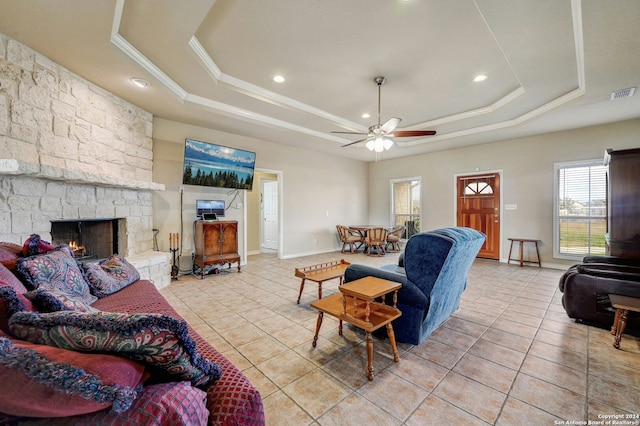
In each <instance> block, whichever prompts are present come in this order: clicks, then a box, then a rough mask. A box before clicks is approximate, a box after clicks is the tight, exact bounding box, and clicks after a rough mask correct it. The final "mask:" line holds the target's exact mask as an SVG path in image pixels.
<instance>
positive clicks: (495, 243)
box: [457, 173, 500, 259]
mask: <svg viewBox="0 0 640 426" xmlns="http://www.w3.org/2000/svg"><path fill="white" fill-rule="evenodd" d="M457 188H458V190H457V192H458V194H457V197H458V211H457V223H458V226H466V227H469V228H473V229H476V230H478V231H480V232H482V233H484V234H485V235H486V236H487V240H486V241H485V243H484V245H483V246H482V248H481V249H480V252H479V253H478V257H484V258H487V259H499V258H500V175H499V174H498V173H492V174H483V175H474V176H459V177H458V182H457Z"/></svg>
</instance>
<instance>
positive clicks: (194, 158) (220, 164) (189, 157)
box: [182, 139, 256, 191]
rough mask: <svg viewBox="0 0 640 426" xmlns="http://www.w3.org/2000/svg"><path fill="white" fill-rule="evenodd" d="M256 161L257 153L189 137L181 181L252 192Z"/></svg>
mask: <svg viewBox="0 0 640 426" xmlns="http://www.w3.org/2000/svg"><path fill="white" fill-rule="evenodd" d="M255 164H256V153H255V152H250V151H244V150H242V149H237V148H230V147H227V146H222V145H216V144H213V143H209V142H201V141H196V140H193V139H186V141H185V145H184V169H183V173H182V183H183V184H185V185H201V186H214V187H217V188H234V189H247V190H249V191H251V189H252V188H253V173H254V168H255Z"/></svg>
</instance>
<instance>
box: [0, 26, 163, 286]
mask: <svg viewBox="0 0 640 426" xmlns="http://www.w3.org/2000/svg"><path fill="white" fill-rule="evenodd" d="M0 82H1V83H2V84H0V147H1V148H2V149H1V152H0V241H8V242H13V243H17V244H22V243H23V242H24V241H25V240H26V239H27V238H29V236H30V235H31V234H39V235H40V237H41V238H42V239H43V240H45V241H51V242H52V243H64V244H68V243H69V242H70V238H71V237H72V238H73V239H77V240H79V241H78V242H82V243H87V242H90V243H91V246H92V247H91V248H90V249H88V248H85V255H87V253H86V251H91V253H90V254H89V255H90V256H95V257H96V258H101V257H106V256H108V255H109V254H112V253H114V252H118V253H119V254H121V255H122V256H125V257H126V258H127V260H128V261H129V262H130V263H132V264H133V265H134V266H135V267H136V268H137V269H138V271H139V272H140V276H141V278H144V279H150V280H152V281H153V282H154V284H155V285H156V286H157V287H159V288H161V287H164V286H166V285H169V284H170V282H171V264H170V261H171V256H170V254H169V253H166V252H159V251H153V228H154V223H153V206H152V204H153V203H152V193H153V192H154V191H163V190H164V189H165V188H164V185H161V184H157V183H155V182H153V140H152V130H153V116H152V115H151V114H149V113H148V112H146V111H144V110H143V109H141V108H139V107H137V106H135V105H132V104H130V103H128V102H126V101H125V100H123V99H121V98H118V97H117V96H115V95H113V94H112V93H109V92H107V91H105V90H104V89H102V88H100V87H98V86H96V85H95V84H93V83H91V82H89V81H87V80H85V79H83V78H82V77H80V76H78V75H76V74H73V73H72V72H70V71H69V70H67V69H65V68H63V67H61V66H60V65H58V64H56V63H55V62H53V61H51V60H50V59H48V58H46V57H44V56H42V55H41V54H39V53H38V52H35V51H34V50H32V49H30V48H29V47H27V46H25V45H23V44H21V43H19V42H17V41H15V40H13V39H11V38H10V37H7V36H5V35H3V34H0ZM105 218H106V221H107V222H109V223H110V225H105V226H111V230H102V231H95V233H96V234H97V236H93V235H91V234H92V233H94V231H93V230H91V231H89V229H90V228H92V227H93V225H95V224H97V223H98V222H104V221H105ZM103 224H104V223H103ZM58 226H60V230H59V229H58ZM114 228H117V230H114ZM76 231H77V232H78V234H77V235H76V234H75V232H76ZM80 231H82V232H80ZM71 234H73V235H71ZM110 235H111V237H110ZM110 238H111V239H112V240H113V239H114V238H115V240H117V241H116V242H114V241H111V242H108V240H109V239H110ZM91 240H93V241H91Z"/></svg>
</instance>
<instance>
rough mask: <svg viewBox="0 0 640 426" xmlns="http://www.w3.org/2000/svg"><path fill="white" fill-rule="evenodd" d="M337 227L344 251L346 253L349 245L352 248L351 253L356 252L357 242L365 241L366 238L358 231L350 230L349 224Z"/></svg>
mask: <svg viewBox="0 0 640 426" xmlns="http://www.w3.org/2000/svg"><path fill="white" fill-rule="evenodd" d="M336 229H337V230H338V236H339V237H340V241H342V253H344V250H345V248H346V247H347V245H349V246H350V248H351V253H354V252H355V251H356V250H357V248H356V247H355V245H356V244H357V243H363V242H364V238H363V237H362V235H361V234H360V233H358V232H353V231H350V230H349V228H348V227H347V226H344V225H336Z"/></svg>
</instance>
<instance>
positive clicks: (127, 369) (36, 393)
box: [0, 337, 144, 417]
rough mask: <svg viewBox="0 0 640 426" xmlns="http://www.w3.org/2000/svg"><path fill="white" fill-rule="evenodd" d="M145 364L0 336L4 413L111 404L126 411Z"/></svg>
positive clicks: (0, 408)
mask: <svg viewBox="0 0 640 426" xmlns="http://www.w3.org/2000/svg"><path fill="white" fill-rule="evenodd" d="M143 373H144V366H143V365H141V364H139V363H137V362H135V361H132V360H129V359H126V358H122V357H118V356H114V355H106V354H86V353H80V352H73V351H69V350H66V349H60V348H56V347H53V346H46V345H34V344H32V343H29V342H23V341H18V340H10V339H8V338H6V337H0V412H3V413H6V414H11V415H14V416H29V417H63V416H72V415H76V414H84V413H91V412H94V411H99V410H103V409H105V408H107V407H109V406H111V407H112V408H111V409H112V411H114V412H123V411H125V410H126V409H127V408H129V406H130V405H131V403H132V402H133V400H134V399H135V398H136V395H137V394H138V392H139V391H140V390H141V386H140V385H141V383H142V378H143Z"/></svg>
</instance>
